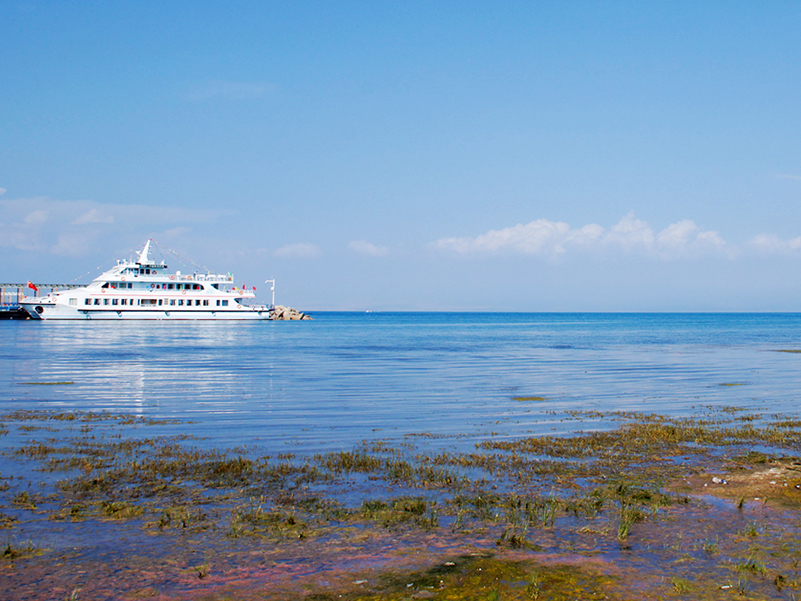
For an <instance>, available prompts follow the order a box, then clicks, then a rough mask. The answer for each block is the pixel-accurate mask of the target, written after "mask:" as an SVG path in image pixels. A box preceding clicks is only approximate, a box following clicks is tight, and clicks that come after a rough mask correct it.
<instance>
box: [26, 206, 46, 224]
mask: <svg viewBox="0 0 801 601" xmlns="http://www.w3.org/2000/svg"><path fill="white" fill-rule="evenodd" d="M47 215H48V211H45V210H43V209H40V210H38V211H34V212H33V213H28V214H27V215H25V219H23V220H22V221H23V222H25V223H27V224H30V225H40V224H42V223H44V222H45V221H47Z"/></svg>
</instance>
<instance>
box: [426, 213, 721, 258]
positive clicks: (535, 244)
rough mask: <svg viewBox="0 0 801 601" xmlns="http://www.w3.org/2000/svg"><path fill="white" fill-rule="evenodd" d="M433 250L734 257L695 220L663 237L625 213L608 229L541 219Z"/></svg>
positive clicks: (454, 240) (716, 236)
mask: <svg viewBox="0 0 801 601" xmlns="http://www.w3.org/2000/svg"><path fill="white" fill-rule="evenodd" d="M433 247H434V248H436V249H439V250H445V251H451V252H456V253H459V254H479V253H484V254H487V253H498V252H507V253H509V252H511V253H519V254H526V255H546V256H557V255H561V254H564V253H567V252H569V251H570V250H573V249H575V250H584V251H595V252H602V251H603V252H608V251H614V250H617V251H623V252H628V253H640V254H646V255H652V256H657V257H661V258H665V259H669V258H678V257H691V256H697V255H700V254H710V253H711V254H723V255H727V256H730V255H731V253H732V252H733V250H732V249H731V248H730V246H729V245H728V244H727V243H726V241H725V240H723V238H721V236H720V235H719V234H718V232H714V231H707V230H702V229H701V228H699V227H698V226H697V225H696V224H695V222H694V221H692V220H690V219H683V220H681V221H679V222H677V223H672V224H670V225H669V226H667V227H666V228H665V229H663V230H662V231H660V232H659V233H655V232H654V230H653V229H652V228H651V227H650V226H649V225H648V223H647V222H645V221H643V220H641V219H637V218H635V217H634V214H633V213H629V214H628V215H625V216H624V217H623V218H622V219H621V220H620V221H619V222H618V223H617V224H615V225H614V226H612V227H611V228H610V229H609V230H606V229H604V228H603V227H602V226H600V225H598V224H595V223H591V224H587V225H585V226H583V227H580V228H571V227H570V226H569V225H568V224H567V223H565V222H562V221H557V222H554V221H549V220H547V219H537V220H536V221H532V222H531V223H528V224H525V225H523V224H518V225H515V226H512V227H508V228H504V229H500V230H490V231H488V232H487V233H485V234H481V235H479V236H476V237H461V238H457V237H450V238H442V239H440V240H437V241H436V242H435V243H434V244H433Z"/></svg>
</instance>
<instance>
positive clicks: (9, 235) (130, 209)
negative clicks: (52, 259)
mask: <svg viewBox="0 0 801 601" xmlns="http://www.w3.org/2000/svg"><path fill="white" fill-rule="evenodd" d="M227 213H229V212H228V211H209V210H202V209H200V210H199V209H184V208H181V207H152V206H147V205H109V204H102V203H97V202H93V201H89V200H70V201H63V200H54V199H50V198H46V197H36V198H18V199H14V200H2V201H0V246H2V247H11V248H16V249H18V250H24V251H37V252H50V253H52V254H57V255H65V254H66V255H69V256H78V255H83V254H89V253H90V252H92V246H93V244H95V243H96V242H97V241H99V240H101V239H106V240H109V241H110V240H119V239H120V238H121V237H128V236H130V235H131V233H132V232H133V233H137V232H141V235H142V236H143V237H145V236H147V235H149V232H152V231H153V229H154V228H161V227H163V228H173V229H174V228H180V227H185V226H186V225H187V224H194V223H211V222H215V221H216V220H217V219H219V218H220V217H221V216H223V215H226V214H227Z"/></svg>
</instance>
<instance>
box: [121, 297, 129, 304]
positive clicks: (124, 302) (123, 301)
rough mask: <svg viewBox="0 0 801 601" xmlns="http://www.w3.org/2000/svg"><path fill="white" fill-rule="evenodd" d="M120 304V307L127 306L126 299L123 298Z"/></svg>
mask: <svg viewBox="0 0 801 601" xmlns="http://www.w3.org/2000/svg"><path fill="white" fill-rule="evenodd" d="M120 304H121V305H127V304H128V299H127V298H123V299H122V300H120Z"/></svg>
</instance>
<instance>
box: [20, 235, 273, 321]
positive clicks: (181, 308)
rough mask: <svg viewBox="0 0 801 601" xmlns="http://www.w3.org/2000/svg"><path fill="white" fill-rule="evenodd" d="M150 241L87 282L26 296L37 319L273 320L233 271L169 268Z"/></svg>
mask: <svg viewBox="0 0 801 601" xmlns="http://www.w3.org/2000/svg"><path fill="white" fill-rule="evenodd" d="M150 243H151V240H148V241H147V243H146V244H145V247H144V248H143V249H142V252H141V253H139V258H138V259H137V260H136V261H135V262H131V261H118V262H117V264H116V265H115V266H114V267H112V268H111V269H109V270H108V271H106V272H105V273H103V274H101V275H99V276H98V277H96V278H95V279H94V281H93V282H92V283H91V284H89V285H88V286H84V287H82V288H74V289H72V290H64V291H62V292H53V293H51V294H48V295H47V296H45V297H41V298H34V297H25V298H23V299H22V300H21V302H20V305H22V306H23V307H24V308H25V309H26V310H27V311H28V313H29V314H30V315H31V317H33V318H35V319H271V318H272V314H271V309H272V307H271V306H268V305H249V304H247V303H248V302H249V301H250V300H252V299H253V298H255V294H253V292H252V291H248V290H246V289H245V287H244V286H242V288H239V289H238V288H236V287H234V285H233V282H234V277H233V276H232V275H215V274H211V273H208V274H198V273H195V274H192V275H181V272H180V271H176V272H174V273H170V272H168V271H167V265H165V264H164V261H162V262H161V263H156V262H155V261H153V260H151V259H150V258H148V252H149V250H150Z"/></svg>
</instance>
